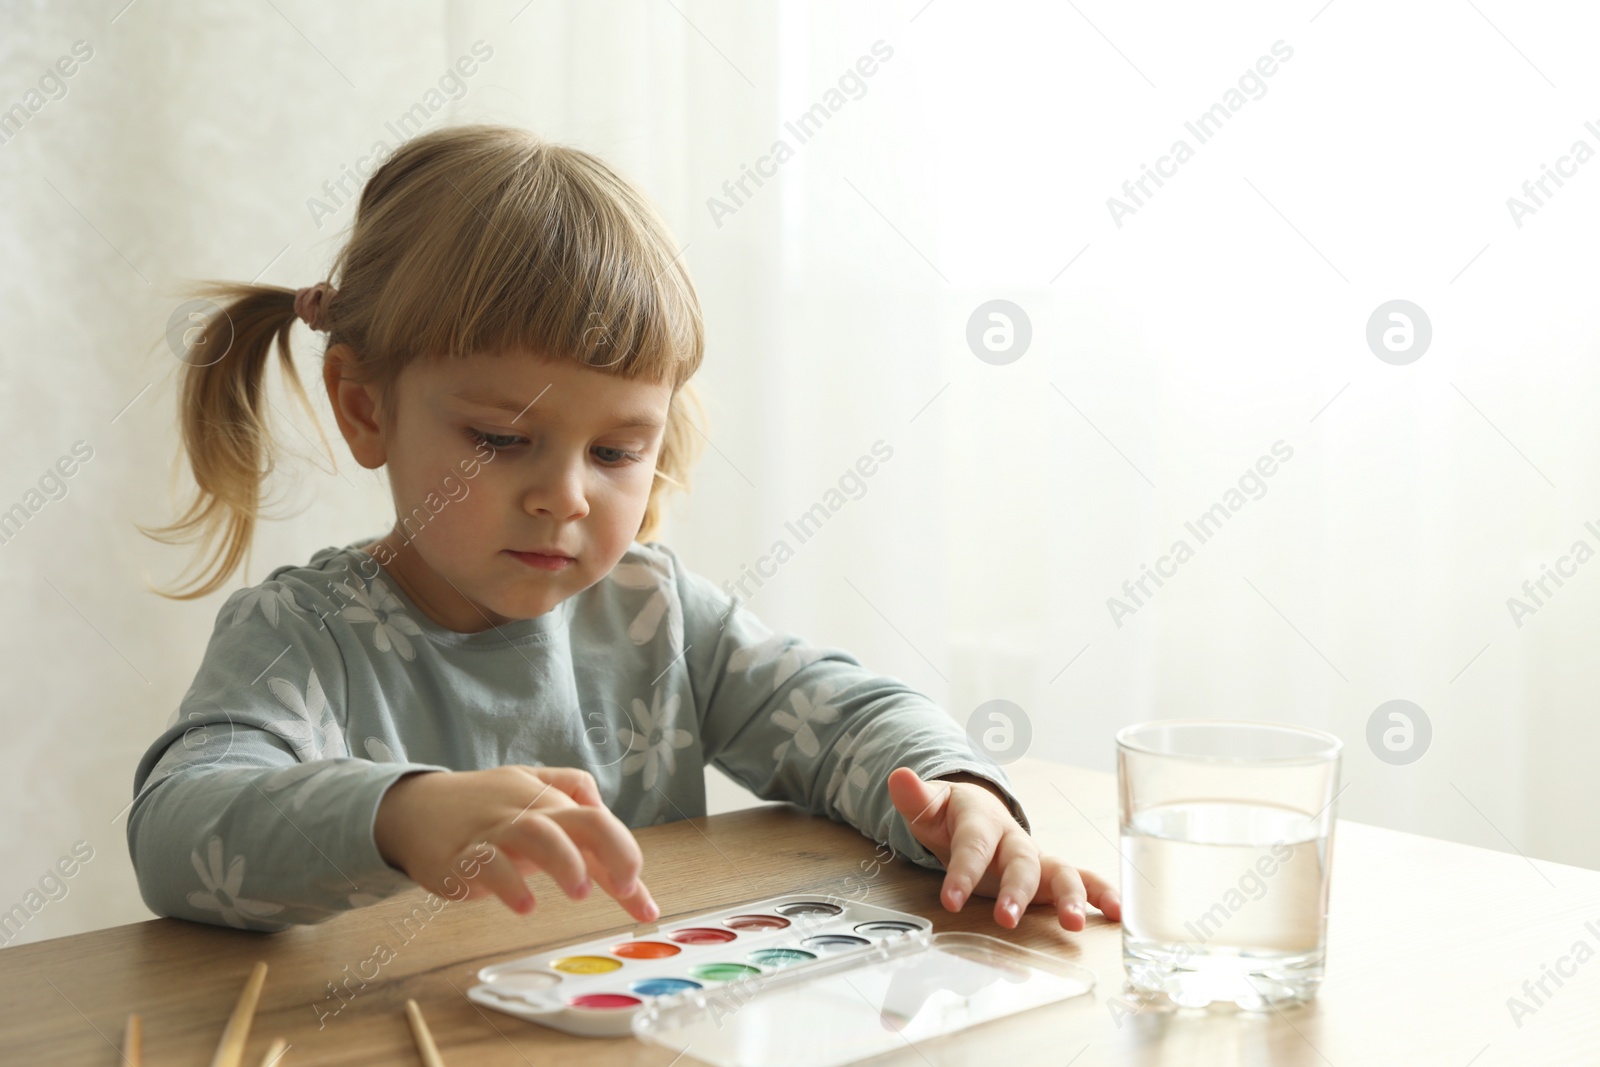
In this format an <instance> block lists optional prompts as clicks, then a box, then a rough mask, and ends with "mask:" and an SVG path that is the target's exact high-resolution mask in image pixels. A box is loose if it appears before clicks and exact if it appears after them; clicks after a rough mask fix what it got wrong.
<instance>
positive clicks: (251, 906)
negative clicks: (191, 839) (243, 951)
mask: <svg viewBox="0 0 1600 1067" xmlns="http://www.w3.org/2000/svg"><path fill="white" fill-rule="evenodd" d="M222 855H223V849H222V838H220V837H218V836H216V835H213V836H212V838H211V840H210V841H207V842H206V861H205V862H201V859H200V850H199V849H195V850H194V851H193V852H191V853H189V862H190V863H192V864H194V871H195V873H196V874H198V875H199V876H200V884H201V885H203V886H205V887H206V888H205V892H201V891H200V890H198V889H196V890H193V891H192V892H190V894H189V904H190V906H192V907H196V908H199V909H200V910H202V911H214V912H218V913H219V914H221V916H222V921H223V922H225V923H227V924H228V925H229V926H234V927H237V928H239V929H240V930H243V929H245V924H244V920H245V919H255V920H260V919H265V918H267V917H268V916H272V915H276V914H277V913H278V912H280V911H282V910H283V905H282V904H272V903H269V902H268V901H265V900H246V899H244V898H243V897H241V896H239V891H240V890H241V889H243V888H244V856H242V855H239V856H235V857H233V860H232V861H231V862H230V863H229V864H228V870H227V873H226V874H224V873H223V870H222Z"/></svg>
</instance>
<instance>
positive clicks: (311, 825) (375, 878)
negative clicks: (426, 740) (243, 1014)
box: [128, 580, 446, 930]
mask: <svg viewBox="0 0 1600 1067" xmlns="http://www.w3.org/2000/svg"><path fill="white" fill-rule="evenodd" d="M317 599H318V598H317V597H316V594H315V593H314V592H312V591H310V590H309V589H308V587H306V586H304V585H303V584H300V583H289V582H278V581H273V580H268V581H267V582H264V583H262V584H261V585H259V586H255V587H253V588H250V589H243V590H240V591H239V592H237V593H235V594H234V595H233V596H232V597H230V598H229V599H228V600H227V601H226V602H225V603H224V604H223V607H222V610H221V612H220V613H219V615H218V617H217V622H216V627H215V629H214V630H213V632H212V636H211V640H210V643H209V644H208V645H207V648H206V652H205V656H204V659H203V660H202V662H201V665H200V670H199V672H198V674H197V676H196V678H195V681H194V684H193V685H192V686H191V687H190V688H189V691H188V693H186V694H185V695H184V697H183V699H182V701H181V702H180V703H179V706H178V709H177V711H176V713H175V714H174V716H173V719H172V722H171V724H170V725H169V726H168V728H167V729H166V730H165V731H164V732H163V733H162V734H161V736H160V737H158V738H157V739H156V740H155V742H154V743H153V744H152V745H151V746H150V748H149V750H148V751H146V752H145V754H144V757H143V758H142V759H141V760H140V761H139V766H138V769H137V770H136V771H135V774H134V783H133V788H134V799H133V805H132V810H131V811H130V813H129V816H128V850H129V853H130V854H131V856H132V859H133V867H134V872H135V874H136V876H137V878H138V882H139V891H140V894H141V895H142V896H143V897H144V901H145V903H146V904H147V905H149V907H150V909H151V910H152V911H154V912H155V913H156V914H157V915H166V916H173V917H176V918H182V919H193V920H197V921H199V922H206V923H213V924H217V925H227V926H233V927H238V928H241V929H251V930H281V929H283V928H285V927H287V926H290V925H293V924H298V923H315V922H320V921H322V920H323V919H326V918H329V917H330V916H332V915H335V914H337V913H339V912H341V911H346V910H349V909H350V908H354V907H359V906H362V905H364V904H370V903H375V902H377V901H379V900H381V899H383V898H384V897H386V896H388V895H390V894H392V893H395V892H397V891H399V890H401V889H406V888H410V887H412V886H413V885H414V884H415V883H413V882H412V881H411V880H410V879H409V878H408V877H407V876H406V875H405V874H404V873H403V872H401V871H398V870H396V869H395V868H393V867H390V866H389V865H388V864H387V863H386V862H385V861H384V859H383V856H382V855H381V854H380V853H379V851H378V848H377V844H376V842H375V841H374V840H373V835H372V826H373V820H374V819H375V818H376V816H377V810H378V803H379V801H380V800H381V799H382V797H383V794H384V791H385V790H387V789H388V787H389V786H390V785H392V784H393V783H394V782H395V781H396V780H397V779H399V778H400V777H401V776H402V775H405V774H407V773H410V772H411V771H417V770H444V769H446V768H443V767H435V766H432V765H428V764H414V763H376V762H373V761H372V760H369V759H364V758H358V757H352V755H351V753H350V752H349V751H348V748H347V745H346V738H345V727H346V724H347V723H348V721H349V717H348V712H349V707H348V693H347V683H346V671H345V664H344V660H343V657H342V655H341V653H340V650H339V646H338V643H337V642H336V640H335V638H334V636H333V634H332V633H331V632H330V630H329V629H328V627H327V626H326V625H324V623H323V621H322V620H323V615H322V614H319V611H323V612H326V611H329V610H331V606H330V605H329V602H328V601H327V600H326V598H322V606H321V607H320V608H319V607H318V606H317Z"/></svg>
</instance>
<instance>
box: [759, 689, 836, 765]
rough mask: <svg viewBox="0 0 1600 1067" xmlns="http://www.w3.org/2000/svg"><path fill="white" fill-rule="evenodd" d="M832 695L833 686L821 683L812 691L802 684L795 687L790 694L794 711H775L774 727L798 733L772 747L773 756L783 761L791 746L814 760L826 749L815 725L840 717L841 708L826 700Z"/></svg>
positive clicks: (790, 701)
mask: <svg viewBox="0 0 1600 1067" xmlns="http://www.w3.org/2000/svg"><path fill="white" fill-rule="evenodd" d="M832 695H833V687H832V686H818V687H817V688H816V689H815V690H813V691H811V692H809V693H808V692H806V690H805V689H804V688H802V687H799V686H796V687H795V689H794V691H793V692H791V693H790V694H789V703H790V704H791V705H793V706H794V710H793V711H790V710H789V709H788V708H779V709H778V710H777V711H774V712H773V713H772V723H773V725H774V726H777V727H780V728H781V729H784V730H787V731H789V732H790V733H791V734H794V736H793V737H791V738H790V739H789V740H787V741H785V742H784V743H783V744H781V745H779V746H778V747H777V748H775V749H773V750H772V758H773V759H774V760H779V761H781V760H782V759H783V757H784V754H785V753H787V752H788V751H789V746H790V745H793V746H794V747H795V748H797V749H799V750H800V752H801V754H802V755H805V756H808V757H810V758H812V759H815V758H816V755H817V753H818V752H821V751H822V745H821V743H820V742H819V741H818V740H817V734H816V731H814V730H813V729H812V728H811V727H812V724H816V725H819V726H820V725H823V724H825V723H830V722H836V721H837V720H838V718H839V709H838V708H836V707H834V706H833V705H832V704H828V703H826V701H827V699H828V698H829V697H830V696H832Z"/></svg>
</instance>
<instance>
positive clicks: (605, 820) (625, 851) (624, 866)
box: [548, 808, 644, 896]
mask: <svg viewBox="0 0 1600 1067" xmlns="http://www.w3.org/2000/svg"><path fill="white" fill-rule="evenodd" d="M548 818H550V820H551V821H553V822H554V823H556V825H558V826H560V827H561V828H562V829H563V830H565V831H566V833H567V836H569V837H570V838H572V840H573V841H574V842H575V843H576V844H577V846H578V847H579V848H580V849H582V850H586V851H587V852H588V853H590V854H592V855H593V856H594V857H595V858H596V859H597V860H598V861H599V862H598V863H596V864H595V865H593V866H591V867H590V871H591V872H592V873H593V874H595V875H596V876H597V877H598V875H599V874H600V872H601V871H604V872H605V874H606V875H607V876H608V882H609V884H610V885H613V886H615V887H616V888H617V889H618V890H619V891H620V892H621V894H622V895H623V896H631V895H632V894H633V888H634V885H635V884H636V883H637V882H638V880H639V871H640V870H641V869H642V868H643V867H644V853H642V852H640V851H639V842H638V841H637V840H635V839H634V836H633V834H632V833H631V832H630V831H629V830H628V828H627V827H626V826H624V825H623V824H622V820H621V819H619V818H617V817H616V816H615V815H613V814H611V812H610V811H609V810H607V809H605V808H569V809H567V810H565V811H560V812H552V813H550V815H549V816H548ZM611 895H612V896H617V894H616V893H612V894H611Z"/></svg>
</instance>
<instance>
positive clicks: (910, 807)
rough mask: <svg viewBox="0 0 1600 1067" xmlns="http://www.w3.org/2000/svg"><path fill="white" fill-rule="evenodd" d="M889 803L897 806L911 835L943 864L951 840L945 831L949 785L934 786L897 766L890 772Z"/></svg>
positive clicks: (906, 769) (950, 790) (904, 768)
mask: <svg viewBox="0 0 1600 1067" xmlns="http://www.w3.org/2000/svg"><path fill="white" fill-rule="evenodd" d="M888 786H889V801H890V803H892V804H893V805H894V807H895V810H896V811H898V812H899V813H900V815H901V817H902V818H904V819H905V821H906V826H907V827H908V828H909V829H910V830H911V834H912V836H913V837H915V838H916V839H917V840H918V841H920V842H922V843H923V844H924V845H926V846H927V847H928V849H929V850H930V851H932V852H933V853H934V855H936V856H938V857H939V859H940V861H941V862H943V861H944V859H945V856H944V853H945V850H946V849H948V848H949V847H950V837H949V835H948V833H946V831H945V817H946V814H947V812H948V810H949V802H950V795H951V793H952V792H953V790H952V788H951V786H950V785H949V783H942V784H939V785H934V784H932V783H929V782H924V781H923V780H922V779H921V778H919V777H917V772H916V771H913V770H912V769H911V768H909V767H896V768H895V769H894V770H892V771H890V772H889V781H888Z"/></svg>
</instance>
